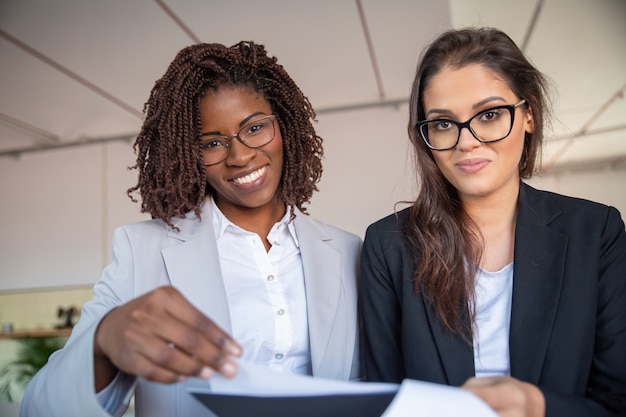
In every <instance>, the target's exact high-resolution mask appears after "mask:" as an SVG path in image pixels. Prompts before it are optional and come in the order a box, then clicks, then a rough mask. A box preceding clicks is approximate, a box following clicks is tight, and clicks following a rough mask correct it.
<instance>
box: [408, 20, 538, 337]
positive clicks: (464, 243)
mask: <svg viewBox="0 0 626 417" xmlns="http://www.w3.org/2000/svg"><path fill="white" fill-rule="evenodd" d="M470 64H480V65H483V66H485V67H487V68H489V69H490V70H492V71H494V72H495V73H496V74H498V75H499V76H500V77H502V79H503V80H505V82H506V83H507V84H508V86H509V87H510V88H511V90H512V91H513V92H514V93H515V94H516V95H517V97H519V98H524V99H525V100H526V103H527V105H528V106H529V107H530V108H532V111H533V118H534V120H535V129H534V132H533V133H532V134H530V133H526V134H525V138H524V149H523V153H522V157H521V160H520V163H519V173H520V177H521V178H530V177H531V176H532V174H533V173H534V170H535V165H536V162H537V161H538V158H539V153H540V148H541V143H542V141H543V120H544V114H545V112H546V110H547V104H546V91H547V86H548V85H547V81H546V79H545V78H544V76H543V75H542V74H541V73H540V72H539V71H538V70H537V69H536V68H535V67H534V66H533V65H532V64H531V63H530V62H529V61H528V59H527V58H526V57H525V56H524V53H523V52H522V51H521V50H520V49H519V48H518V47H517V45H516V44H515V42H513V40H512V39H511V38H510V37H509V36H507V35H506V34H505V33H503V32H502V31H500V30H497V29H493V28H468V29H461V30H450V31H447V32H445V33H443V34H442V35H440V36H439V37H438V38H437V39H436V40H435V41H434V42H433V43H432V44H431V45H430V46H429V47H428V48H427V49H426V50H425V51H424V53H423V54H422V56H421V58H420V62H419V64H418V67H417V72H416V75H415V80H414V82H413V88H412V91H411V99H410V120H409V126H408V130H409V137H410V139H411V142H412V144H413V148H414V151H415V153H414V156H415V163H416V171H417V176H418V180H419V183H420V186H421V188H420V192H419V194H418V197H417V199H416V201H415V202H414V204H413V205H412V206H411V208H410V216H409V221H408V223H407V226H406V228H405V239H406V241H407V244H408V247H409V249H410V251H411V253H412V256H414V261H415V263H416V269H415V273H414V283H415V288H416V290H417V291H420V292H422V293H423V294H424V295H425V296H426V297H427V298H428V300H429V301H430V303H432V305H433V307H434V309H435V311H436V312H437V314H438V316H439V317H440V319H441V321H442V322H443V324H444V326H445V327H446V328H448V329H449V330H451V331H454V332H456V333H459V334H461V335H462V336H463V337H465V338H466V340H469V337H470V336H471V334H472V325H471V323H473V321H474V317H475V289H474V288H475V284H476V283H475V275H476V272H477V270H478V263H479V261H480V258H481V256H482V252H483V239H482V236H481V234H480V231H479V230H478V227H477V226H476V224H475V223H474V222H473V220H472V219H471V218H470V217H469V215H468V214H467V213H466V212H465V210H464V209H463V206H462V204H461V202H460V200H459V196H458V193H457V190H456V189H455V188H454V186H452V184H451V183H450V182H449V181H448V180H447V179H446V178H445V177H444V176H443V174H442V173H441V171H440V170H439V168H438V167H437V164H436V163H435V160H434V158H433V155H432V152H436V151H431V150H430V149H428V147H427V146H426V144H425V143H424V142H423V141H422V139H421V138H420V137H419V133H418V132H417V130H416V129H415V124H416V123H417V122H418V121H420V120H424V119H425V113H424V102H423V93H424V90H425V89H426V88H427V87H428V85H429V83H430V81H431V80H432V78H433V77H434V76H435V75H436V74H437V73H439V71H441V70H442V69H443V68H444V67H452V68H462V67H464V66H467V65H470ZM468 306H469V320H465V319H464V317H466V316H467V314H468Z"/></svg>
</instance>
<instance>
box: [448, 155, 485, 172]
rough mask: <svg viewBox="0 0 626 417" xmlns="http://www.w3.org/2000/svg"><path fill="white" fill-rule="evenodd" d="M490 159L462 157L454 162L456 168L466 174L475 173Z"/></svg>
mask: <svg viewBox="0 0 626 417" xmlns="http://www.w3.org/2000/svg"><path fill="white" fill-rule="evenodd" d="M490 162H491V161H490V160H488V159H484V158H473V159H464V160H463V161H459V162H457V163H456V166H457V168H459V169H460V170H461V171H463V172H464V173H466V174H475V173H477V172H479V171H481V170H482V169H483V168H485V167H486V166H487V165H489V163H490Z"/></svg>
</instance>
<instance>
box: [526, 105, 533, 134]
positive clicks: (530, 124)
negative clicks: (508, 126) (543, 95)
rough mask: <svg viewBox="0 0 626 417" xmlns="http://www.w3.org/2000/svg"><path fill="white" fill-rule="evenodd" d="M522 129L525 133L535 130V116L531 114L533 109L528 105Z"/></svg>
mask: <svg viewBox="0 0 626 417" xmlns="http://www.w3.org/2000/svg"><path fill="white" fill-rule="evenodd" d="M524 130H525V131H526V133H533V132H534V131H535V117H534V115H533V109H532V107H530V106H529V107H528V109H527V110H526V114H525V116H524Z"/></svg>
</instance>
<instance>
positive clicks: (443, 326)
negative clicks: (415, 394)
mask: <svg viewBox="0 0 626 417" xmlns="http://www.w3.org/2000/svg"><path fill="white" fill-rule="evenodd" d="M547 86H548V85H547V83H546V80H545V78H544V76H543V75H542V74H541V73H540V72H539V71H538V70H537V69H536V68H535V67H534V66H533V65H532V64H531V63H530V62H529V61H528V60H527V59H526V57H525V56H524V54H523V53H522V51H521V50H520V49H519V48H518V47H517V46H516V45H515V43H514V42H513V41H512V40H511V39H510V38H509V36H507V35H506V34H505V33H503V32H501V31H499V30H496V29H489V28H479V29H463V30H451V31H449V32H446V33H444V34H442V35H441V36H440V37H439V38H437V39H436V40H435V41H434V42H433V43H432V44H431V45H430V46H429V47H428V48H427V49H426V50H425V52H424V53H423V55H422V57H421V60H420V63H419V65H418V68H417V74H416V77H415V81H414V83H413V89H412V93H411V99H410V100H411V101H410V122H409V136H410V139H411V142H412V144H413V149H414V152H415V161H416V169H417V176H418V180H419V183H420V185H421V188H420V191H419V195H418V197H417V199H416V200H415V202H414V203H413V204H412V205H411V207H409V208H407V209H404V210H402V211H400V212H398V213H395V214H392V215H391V216H388V217H386V218H384V219H382V220H380V221H378V222H376V223H374V224H373V225H371V226H370V227H369V228H368V230H367V233H366V236H365V241H364V244H363V252H362V258H361V274H362V279H363V281H362V283H361V296H362V322H363V328H364V335H365V350H364V356H365V366H366V374H367V378H368V380H374V381H391V382H400V381H401V380H402V379H404V378H412V379H418V380H424V381H431V382H436V383H442V384H449V385H455V386H463V387H465V388H466V389H468V390H470V391H472V392H474V393H476V394H477V395H479V396H480V397H481V398H483V399H484V400H485V401H486V402H487V403H488V404H489V405H491V406H492V407H493V408H494V409H495V410H496V411H497V412H498V413H499V414H500V415H501V416H514V415H515V416H518V415H519V416H529V417H530V416H533V417H535V416H544V415H545V416H564V417H565V416H567V417H572V416H589V417H592V416H593V417H598V416H624V415H626V361H625V360H624V358H625V357H626V232H625V230H624V222H623V221H622V219H621V217H620V214H619V212H618V211H617V210H616V209H615V208H612V207H608V206H605V205H602V204H599V203H594V202H590V201H586V200H582V199H575V198H571V197H566V196H562V195H558V194H554V193H549V192H544V191H539V190H536V189H534V188H532V187H530V186H529V185H527V184H525V183H524V182H523V181H522V180H523V179H525V178H530V176H531V175H532V174H533V173H534V171H535V168H536V166H537V163H538V157H539V153H540V149H541V142H542V139H543V126H544V118H545V115H546V113H547V110H548V106H547V94H546V93H547ZM416 408H417V409H419V402H418V401H416Z"/></svg>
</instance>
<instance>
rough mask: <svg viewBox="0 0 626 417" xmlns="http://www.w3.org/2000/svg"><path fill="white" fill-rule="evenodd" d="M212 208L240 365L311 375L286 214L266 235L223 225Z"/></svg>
mask: <svg viewBox="0 0 626 417" xmlns="http://www.w3.org/2000/svg"><path fill="white" fill-rule="evenodd" d="M212 204H213V210H212V212H213V226H214V229H215V239H216V241H217V248H218V252H219V257H220V265H221V268H222V276H223V277H224V285H225V288H226V294H227V296H228V304H229V307H230V316H231V322H232V330H233V334H232V336H233V338H234V339H235V340H236V341H237V342H238V343H239V344H240V345H241V346H242V348H243V354H242V359H244V360H247V361H249V362H254V363H258V364H263V365H266V366H268V367H269V368H271V369H273V370H276V371H279V372H289V373H297V374H309V375H310V374H311V373H312V370H311V352H310V347H309V327H308V317H307V308H306V307H307V302H306V293H305V286H304V272H303V269H302V258H301V256H300V248H299V246H298V238H297V236H296V231H295V228H294V226H293V222H289V216H290V213H289V210H287V212H286V213H285V216H284V217H283V218H282V219H281V220H280V221H279V222H278V223H276V224H275V225H274V226H273V227H272V229H271V230H270V232H269V234H268V236H267V237H268V240H269V242H270V243H271V245H272V247H271V248H270V250H269V252H268V251H266V250H265V247H264V246H263V241H262V240H261V238H260V237H259V235H257V234H256V233H252V232H249V231H247V230H244V229H242V228H240V227H239V226H237V225H235V224H234V223H232V222H231V221H230V220H228V219H227V218H226V217H225V216H224V215H223V214H222V212H221V211H220V210H219V208H218V207H217V205H216V204H215V202H213V201H212Z"/></svg>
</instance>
